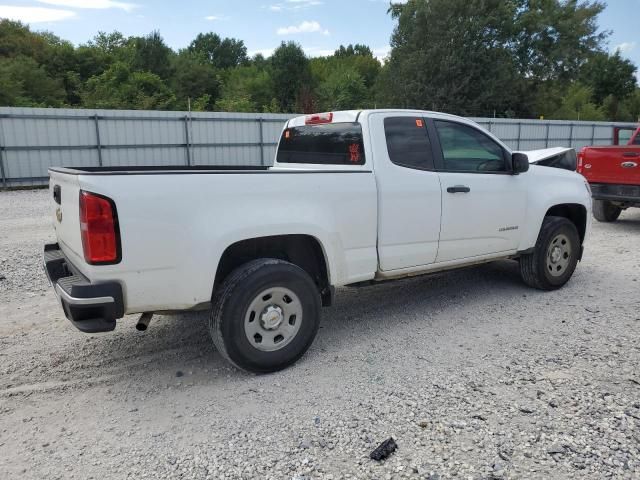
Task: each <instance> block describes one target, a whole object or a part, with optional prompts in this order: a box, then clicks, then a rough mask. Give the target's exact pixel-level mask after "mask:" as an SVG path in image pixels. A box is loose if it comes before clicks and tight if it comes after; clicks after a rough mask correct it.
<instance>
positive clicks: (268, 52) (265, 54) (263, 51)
mask: <svg viewBox="0 0 640 480" xmlns="http://www.w3.org/2000/svg"><path fill="white" fill-rule="evenodd" d="M275 51H276V49H275V48H262V49H258V50H251V51H249V53H248V55H249V56H250V57H253V56H255V55H258V54H259V55H262V56H263V57H265V58H269V57H270V56H271V55H273V52H275Z"/></svg>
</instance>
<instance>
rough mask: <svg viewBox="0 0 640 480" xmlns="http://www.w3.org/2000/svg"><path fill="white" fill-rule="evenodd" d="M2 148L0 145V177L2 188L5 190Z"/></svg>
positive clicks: (5, 178)
mask: <svg viewBox="0 0 640 480" xmlns="http://www.w3.org/2000/svg"><path fill="white" fill-rule="evenodd" d="M3 152H4V147H3V146H2V145H1V144H0V175H2V187H3V188H5V189H6V188H7V177H6V176H5V173H4V153H3Z"/></svg>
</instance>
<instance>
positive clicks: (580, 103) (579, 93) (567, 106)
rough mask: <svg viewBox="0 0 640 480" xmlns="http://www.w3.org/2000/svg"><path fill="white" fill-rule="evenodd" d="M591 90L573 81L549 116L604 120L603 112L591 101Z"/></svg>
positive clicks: (566, 118) (560, 118)
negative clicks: (558, 105)
mask: <svg viewBox="0 0 640 480" xmlns="http://www.w3.org/2000/svg"><path fill="white" fill-rule="evenodd" d="M592 98H593V90H592V89H591V88H589V87H586V86H584V85H581V84H579V83H575V84H573V85H571V86H570V87H569V88H568V90H567V92H566V94H565V95H564V97H563V98H562V102H561V104H560V107H559V108H558V109H557V110H555V111H554V112H553V113H552V114H551V115H549V118H551V119H558V120H593V121H600V120H605V119H606V116H605V112H604V111H603V110H602V108H600V107H598V106H597V105H596V104H595V103H593V101H592Z"/></svg>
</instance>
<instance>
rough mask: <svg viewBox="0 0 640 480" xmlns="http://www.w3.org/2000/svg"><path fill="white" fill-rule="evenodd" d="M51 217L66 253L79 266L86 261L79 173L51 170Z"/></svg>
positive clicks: (61, 246)
mask: <svg viewBox="0 0 640 480" xmlns="http://www.w3.org/2000/svg"><path fill="white" fill-rule="evenodd" d="M49 175H50V178H49V193H50V195H51V197H50V200H49V202H50V205H51V218H52V221H53V226H54V228H55V231H56V237H57V239H58V243H59V244H60V248H61V249H62V251H63V252H64V254H65V255H66V256H67V257H68V258H69V260H71V262H72V263H73V264H75V265H77V266H81V265H80V264H82V263H83V262H84V260H83V259H84V256H83V253H82V238H81V236H80V183H79V177H78V175H72V174H68V173H61V172H55V171H50V172H49Z"/></svg>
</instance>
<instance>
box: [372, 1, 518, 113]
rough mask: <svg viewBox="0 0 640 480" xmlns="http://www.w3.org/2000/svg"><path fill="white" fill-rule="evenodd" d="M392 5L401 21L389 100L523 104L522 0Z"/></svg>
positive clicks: (386, 90)
mask: <svg viewBox="0 0 640 480" xmlns="http://www.w3.org/2000/svg"><path fill="white" fill-rule="evenodd" d="M390 11H391V14H392V16H393V18H395V19H396V20H397V21H398V24H397V26H396V28H395V30H394V33H393V36H392V38H391V46H392V51H391V55H390V58H389V61H388V63H387V64H386V65H385V71H384V72H383V74H382V76H381V82H382V85H381V86H380V87H381V88H380V90H381V92H382V94H383V97H384V100H385V103H386V104H388V105H394V106H398V107H399V106H402V107H413V108H427V109H434V110H445V111H449V112H453V113H459V114H463V115H479V114H486V113H488V112H492V111H493V110H497V111H499V112H502V111H505V110H508V109H513V110H518V103H519V101H520V100H519V99H520V95H519V94H520V93H521V85H520V84H521V78H520V77H519V75H518V71H517V65H516V63H515V61H514V58H513V53H512V52H511V50H510V48H511V41H512V38H513V37H512V29H513V19H514V18H515V16H516V13H517V4H516V2H515V1H514V0H505V1H503V0H429V1H426V0H409V1H408V2H407V3H406V5H400V4H392V6H391V9H390Z"/></svg>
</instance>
